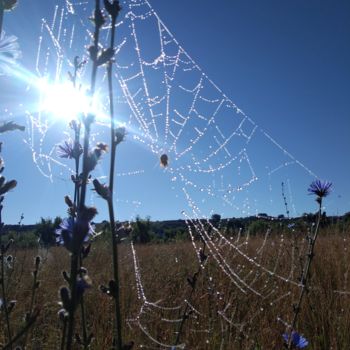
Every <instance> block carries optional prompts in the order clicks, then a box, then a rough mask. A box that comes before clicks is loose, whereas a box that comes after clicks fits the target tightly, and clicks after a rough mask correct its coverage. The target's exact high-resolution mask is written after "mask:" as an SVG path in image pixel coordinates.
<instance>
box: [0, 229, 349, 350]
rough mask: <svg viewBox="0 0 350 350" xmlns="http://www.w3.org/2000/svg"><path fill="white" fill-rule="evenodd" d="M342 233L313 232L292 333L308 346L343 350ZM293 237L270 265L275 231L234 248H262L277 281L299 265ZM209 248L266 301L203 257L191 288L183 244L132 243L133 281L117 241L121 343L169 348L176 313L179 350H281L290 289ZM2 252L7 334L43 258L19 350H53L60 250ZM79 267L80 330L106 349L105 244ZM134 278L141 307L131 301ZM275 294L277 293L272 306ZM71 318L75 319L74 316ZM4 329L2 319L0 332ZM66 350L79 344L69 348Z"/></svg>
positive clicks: (16, 324) (63, 264) (189, 256)
mask: <svg viewBox="0 0 350 350" xmlns="http://www.w3.org/2000/svg"><path fill="white" fill-rule="evenodd" d="M348 234H349V227H347V228H344V227H343V228H342V230H339V228H337V226H335V225H334V226H331V227H328V228H327V229H324V230H321V232H320V238H319V240H318V242H317V245H316V249H315V260H314V264H313V266H312V269H311V279H310V290H309V291H308V293H307V296H306V298H305V303H304V304H303V306H302V309H301V312H300V315H299V318H298V323H297V329H298V330H302V331H301V332H302V334H303V335H304V336H305V337H306V338H307V339H308V340H309V342H310V345H309V347H308V348H309V349H318V350H321V349H324V350H326V349H348V348H349V347H350V335H349V332H348V329H349V326H350V312H349V306H350V302H349V298H350V293H346V292H341V291H344V289H346V288H348V289H349V284H348V272H349V263H348V262H349V254H350V252H349V248H350V246H349V241H348ZM293 236H296V237H297V238H296V237H293ZM302 237H303V235H300V234H298V232H294V233H293V234H291V233H289V234H287V235H286V234H285V238H284V240H283V242H282V250H281V252H282V253H281V254H280V258H279V261H278V266H277V267H276V254H277V251H278V250H279V249H280V248H281V237H280V235H278V234H274V235H273V236H271V237H270V238H269V240H268V241H267V242H266V244H265V245H264V238H263V235H262V236H260V235H258V236H255V237H250V238H249V239H248V240H247V237H246V236H245V235H242V237H241V238H239V242H237V241H236V244H243V250H244V252H245V253H247V255H249V256H256V255H257V254H258V252H259V249H260V248H261V246H262V245H264V252H263V254H261V256H260V257H261V263H262V264H263V265H264V266H265V267H267V268H270V269H271V270H273V269H275V271H276V274H279V275H285V276H287V275H289V274H290V271H291V268H292V267H293V269H294V272H293V274H294V277H296V276H298V274H299V273H300V269H301V267H300V266H301V265H302V264H303V261H302V260H303V253H302V252H303V249H304V248H305V242H304V241H305V240H303V239H302ZM237 238H238V237H236V236H235V237H234V239H237ZM213 239H214V240H215V237H213ZM245 242H247V243H248V244H245ZM217 244H218V246H220V250H221V251H222V253H223V254H225V256H226V259H227V262H228V263H229V264H230V265H231V266H232V268H233V269H234V270H235V271H236V272H237V273H239V274H240V275H241V276H246V280H247V281H250V282H251V283H250V284H251V286H254V289H256V290H264V291H265V292H266V295H265V297H259V296H257V295H254V294H253V293H247V294H244V293H242V292H241V291H239V290H238V289H237V288H235V286H234V285H233V284H232V283H230V281H229V280H228V278H227V275H225V273H223V270H222V269H220V268H219V267H218V265H217V264H216V261H215V260H214V258H213V257H211V256H210V254H209V255H208V261H207V263H206V265H205V269H203V270H201V269H200V271H201V272H200V273H199V275H198V279H197V283H196V287H195V288H194V289H193V288H192V287H191V285H190V283H189V282H188V280H187V279H188V278H189V277H190V276H192V275H193V274H194V273H195V272H196V271H198V259H197V257H196V254H195V251H194V250H193V247H192V243H191V242H188V241H187V242H173V243H163V244H146V245H141V244H140V245H135V247H134V248H135V251H136V253H137V261H138V264H137V266H138V268H139V271H136V275H135V264H134V258H133V254H132V250H131V247H130V245H129V244H127V243H123V244H120V245H119V247H118V249H119V256H120V274H121V275H120V286H121V290H120V295H121V309H122V310H121V313H122V319H123V338H124V339H126V340H128V341H133V342H134V343H135V347H134V348H137V349H138V348H140V349H141V348H145V349H162V348H164V347H163V346H162V345H160V344H174V343H175V339H176V332H177V331H178V330H179V328H178V327H179V324H180V323H181V320H182V318H183V315H184V311H185V309H186V310H187V311H186V312H187V315H186V318H185V321H184V327H183V330H182V334H181V339H180V340H181V344H182V343H184V344H186V349H203V350H204V349H208V350H209V349H252V350H253V349H256V350H257V349H282V348H283V339H282V336H281V334H282V333H283V332H284V330H285V326H284V324H283V323H280V322H279V321H278V318H282V319H289V318H290V317H291V315H292V313H293V307H292V305H293V303H294V302H295V300H296V298H297V295H298V291H299V288H298V287H296V286H293V285H291V284H290V283H288V282H284V281H281V280H278V279H277V278H274V277H273V276H268V275H267V274H264V273H263V272H262V271H260V275H259V276H258V278H257V279H256V281H255V282H253V278H252V276H251V275H249V271H250V270H254V277H256V273H258V274H259V271H258V270H256V268H255V267H252V266H249V262H247V261H246V259H243V258H242V257H241V256H237V253H235V252H234V251H233V250H232V249H230V247H228V246H226V245H225V244H220V242H217ZM291 246H295V247H296V246H298V247H299V249H300V250H301V252H300V253H299V254H298V256H297V257H298V258H297V259H295V260H294V262H292V263H291V256H290V255H289V254H288V253H286V252H289V251H290V247H291ZM10 253H11V254H12V255H13V256H14V257H15V260H14V263H13V268H12V269H11V270H10V272H9V273H10V276H9V285H8V295H11V298H13V299H15V300H17V301H18V306H16V308H15V309H14V311H13V313H11V323H12V325H13V328H14V329H16V328H20V326H21V323H23V321H22V319H23V315H24V314H25V312H26V311H27V310H28V308H29V305H28V304H29V300H30V295H31V291H32V283H33V282H32V277H31V271H32V270H33V266H34V264H33V263H34V258H35V257H36V255H37V254H38V253H39V254H40V255H41V256H42V258H43V260H42V263H41V265H40V270H39V280H40V287H39V288H38V290H37V294H36V296H35V303H34V304H35V305H36V307H38V309H39V310H40V314H39V316H38V318H37V320H36V322H35V324H34V325H33V327H32V328H31V330H30V332H29V338H28V339H30V340H31V341H30V342H29V343H28V347H27V348H28V349H57V348H59V344H60V337H61V333H62V323H61V322H60V321H59V319H58V316H57V312H58V309H59V305H58V302H59V301H60V297H59V295H58V290H59V288H60V286H62V277H61V276H62V275H61V272H62V271H63V270H68V269H69V259H68V256H67V254H66V251H65V249H64V248H62V247H51V248H49V249H47V250H46V249H40V251H38V249H34V248H31V249H20V250H12V251H10ZM291 264H294V265H295V266H291ZM137 266H136V268H137ZM85 267H86V268H87V270H88V273H89V275H90V276H92V279H93V281H92V286H91V288H89V289H88V290H87V291H86V294H85V296H86V298H85V309H86V315H87V325H88V328H89V329H90V330H91V332H92V333H93V334H94V340H93V342H92V344H91V349H108V348H110V346H111V344H112V334H113V330H112V329H113V318H112V317H111V314H112V307H111V303H110V300H109V299H110V297H109V296H107V295H106V294H104V293H102V292H101V290H100V288H99V286H100V285H101V284H104V283H105V281H106V280H108V276H110V274H111V273H112V268H111V259H110V247H109V244H108V242H106V241H104V240H97V241H96V242H94V245H93V247H92V250H91V253H90V255H89V257H88V258H87V259H86V264H85ZM138 273H139V277H140V279H141V281H142V288H143V293H144V294H145V297H146V298H147V302H145V300H143V299H142V297H140V295H139V296H138V285H137V278H138V275H137V274H138ZM269 293H271V296H270V297H269V296H268V294H269ZM282 295H284V296H285V297H284V298H282V299H281V300H278V298H279V297H281V296H282ZM184 300H187V301H188V302H189V304H190V305H191V307H190V308H186V306H187V305H188V304H186V303H184ZM148 302H149V303H150V304H149V305H148V304H147V303H148ZM152 303H155V304H152ZM158 306H159V308H158ZM163 306H164V308H163ZM178 307H179V308H178ZM172 308H174V309H172ZM77 315H78V319H79V320H80V316H79V312H77ZM140 326H141V327H142V329H141V328H140ZM4 327H5V324H4V320H2V321H1V328H0V329H3V328H4ZM80 327H81V325H80V321H78V324H77V331H80ZM1 333H3V332H1ZM1 336H3V334H1ZM149 336H151V337H152V338H154V339H155V340H156V341H158V342H159V344H158V345H157V343H155V342H154V341H152V340H151V339H150V337H149ZM2 339H3V338H2ZM75 346H76V348H78V345H75Z"/></svg>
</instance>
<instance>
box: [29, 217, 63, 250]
mask: <svg viewBox="0 0 350 350" xmlns="http://www.w3.org/2000/svg"><path fill="white" fill-rule="evenodd" d="M61 222H62V219H61V218H60V217H58V216H57V217H56V218H55V219H54V221H52V219H50V218H48V219H44V218H41V221H40V222H39V223H38V224H37V226H36V229H35V234H36V236H37V237H38V238H39V243H40V244H41V245H42V246H44V247H50V246H53V245H55V244H56V229H58V228H59V226H60V224H61Z"/></svg>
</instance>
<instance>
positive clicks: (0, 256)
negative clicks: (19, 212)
mask: <svg viewBox="0 0 350 350" xmlns="http://www.w3.org/2000/svg"><path fill="white" fill-rule="evenodd" d="M1 214H2V205H1V206H0V266H1V267H0V269H1V272H0V274H1V275H0V276H1V277H0V279H1V294H2V302H3V309H4V315H5V324H6V332H7V339H8V342H9V343H10V344H12V333H11V324H10V315H9V312H8V303H7V293H6V287H5V263H4V261H5V249H4V246H3V243H2V228H3V226H4V224H3V222H2V215H1ZM9 349H12V345H10V347H9Z"/></svg>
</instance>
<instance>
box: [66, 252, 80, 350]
mask: <svg viewBox="0 0 350 350" xmlns="http://www.w3.org/2000/svg"><path fill="white" fill-rule="evenodd" d="M77 277H78V254H77V253H76V252H73V253H72V256H71V272H70V280H71V286H70V291H71V299H70V305H69V316H68V333H67V346H66V349H67V350H71V348H72V343H73V332H74V321H75V320H74V313H75V308H76V301H77Z"/></svg>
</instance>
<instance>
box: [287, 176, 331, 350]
mask: <svg viewBox="0 0 350 350" xmlns="http://www.w3.org/2000/svg"><path fill="white" fill-rule="evenodd" d="M331 188H332V183H331V182H328V181H320V180H315V181H313V182H312V183H311V185H310V187H309V188H308V192H309V194H311V195H315V196H316V202H317V203H318V205H319V207H318V215H317V222H316V227H315V230H314V232H313V235H311V236H310V237H309V246H308V251H307V260H306V262H305V266H304V268H303V271H302V275H301V279H300V283H301V290H300V294H299V298H298V301H297V303H296V304H295V305H294V306H293V310H294V316H293V320H292V323H291V325H290V331H289V333H288V334H284V336H283V337H284V339H285V341H286V343H287V348H288V349H289V350H290V349H293V348H300V349H301V348H303V347H306V346H307V344H308V343H307V342H306V341H304V340H305V339H304V338H303V337H301V336H300V335H299V334H298V333H297V332H296V331H295V326H296V323H297V319H298V315H299V313H300V309H301V304H302V302H303V298H304V295H305V293H306V292H307V290H308V279H309V275H310V274H309V272H310V266H311V263H312V260H313V258H314V256H315V254H314V248H315V244H316V240H317V237H318V233H319V227H320V222H321V217H322V201H323V198H325V197H327V196H328V195H329V193H330V191H331ZM300 339H302V340H303V341H300Z"/></svg>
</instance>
